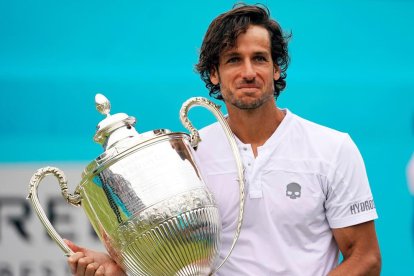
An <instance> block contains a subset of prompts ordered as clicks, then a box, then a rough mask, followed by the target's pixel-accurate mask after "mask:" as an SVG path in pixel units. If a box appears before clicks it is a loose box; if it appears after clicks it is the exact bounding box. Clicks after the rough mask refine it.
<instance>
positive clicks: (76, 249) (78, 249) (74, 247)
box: [63, 239, 86, 253]
mask: <svg viewBox="0 0 414 276" xmlns="http://www.w3.org/2000/svg"><path fill="white" fill-rule="evenodd" d="M63 241H64V242H65V243H66V244H67V245H68V246H69V248H70V249H72V251H73V252H75V253H76V252H83V253H85V251H86V248H83V247H80V246H78V245H76V244H75V243H73V242H72V241H70V240H67V239H63Z"/></svg>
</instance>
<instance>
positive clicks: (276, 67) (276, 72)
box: [273, 65, 280, 81]
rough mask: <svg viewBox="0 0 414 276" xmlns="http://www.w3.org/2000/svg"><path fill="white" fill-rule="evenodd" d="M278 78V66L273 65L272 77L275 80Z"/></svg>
mask: <svg viewBox="0 0 414 276" xmlns="http://www.w3.org/2000/svg"><path fill="white" fill-rule="evenodd" d="M279 78H280V68H279V66H277V65H275V69H274V73H273V79H274V80H275V81H277V80H278V79H279Z"/></svg>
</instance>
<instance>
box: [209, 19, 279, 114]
mask: <svg viewBox="0 0 414 276" xmlns="http://www.w3.org/2000/svg"><path fill="white" fill-rule="evenodd" d="M279 77H280V70H279V68H278V67H277V66H276V65H275V64H274V63H273V60H272V56H271V51H270V38H269V32H268V31H267V30H266V29H265V28H263V27H261V26H254V25H252V26H250V27H249V28H248V29H247V31H246V33H244V34H240V35H239V37H238V38H237V40H236V44H235V47H234V48H231V49H227V50H225V51H223V53H222V54H221V55H220V60H219V66H218V71H216V70H214V71H213V72H211V76H210V80H211V82H212V83H213V84H215V85H217V84H220V91H221V94H222V96H223V98H224V101H225V102H226V104H227V105H232V106H235V107H237V108H240V109H255V108H258V107H260V106H262V105H263V104H264V103H265V102H267V101H268V100H273V91H274V83H273V81H274V80H277V79H279Z"/></svg>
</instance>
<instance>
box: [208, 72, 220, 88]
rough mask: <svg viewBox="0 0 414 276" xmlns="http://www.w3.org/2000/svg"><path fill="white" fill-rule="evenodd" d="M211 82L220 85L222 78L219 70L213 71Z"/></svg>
mask: <svg viewBox="0 0 414 276" xmlns="http://www.w3.org/2000/svg"><path fill="white" fill-rule="evenodd" d="M210 81H211V83H213V84H214V85H217V84H219V83H220V78H219V75H218V71H217V69H212V70H211V72H210Z"/></svg>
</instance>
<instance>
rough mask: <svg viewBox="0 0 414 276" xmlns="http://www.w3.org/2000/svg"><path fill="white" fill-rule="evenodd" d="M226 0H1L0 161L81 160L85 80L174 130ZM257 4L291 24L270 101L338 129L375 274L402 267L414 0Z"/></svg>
mask: <svg viewBox="0 0 414 276" xmlns="http://www.w3.org/2000/svg"><path fill="white" fill-rule="evenodd" d="M234 3H235V2H234V1H203V2H202V1H67V0H62V1H45V0H39V1H33V0H26V1H22V0H14V1H1V2H0V95H1V98H0V118H1V119H0V132H1V133H0V134H1V135H0V144H1V145H2V150H1V154H0V165H1V164H3V165H6V164H7V165H9V164H10V163H11V164H13V166H14V165H15V166H19V164H22V163H25V164H26V163H32V162H43V163H48V162H55V161H70V162H80V163H84V164H87V163H88V162H89V161H91V160H93V159H94V158H95V157H96V156H97V155H99V154H100V152H101V149H100V146H98V145H96V144H94V143H93V141H92V136H93V135H94V132H95V126H96V125H97V123H98V122H99V121H100V120H101V118H102V116H101V115H100V114H98V112H96V110H95V107H94V95H95V94H96V93H97V92H101V93H103V94H105V95H106V96H107V97H108V98H109V99H110V101H111V104H112V112H113V113H116V112H125V113H128V114H129V115H133V116H135V117H137V119H138V123H137V129H138V131H140V132H143V131H147V130H151V129H157V128H169V129H171V130H174V131H182V130H184V129H183V127H182V126H181V124H180V122H179V119H178V110H179V109H180V106H181V104H182V102H184V101H185V100H186V99H187V98H189V97H193V96H205V97H207V96H208V93H207V90H206V89H205V87H204V84H203V83H202V81H201V80H200V78H199V76H198V75H197V74H196V73H195V72H194V64H195V63H196V62H197V56H198V49H199V47H200V44H201V41H202V38H203V35H204V33H205V31H206V29H207V27H208V24H209V23H210V22H211V20H212V19H213V18H214V17H216V16H217V15H218V14H220V13H222V12H225V11H227V10H229V9H230V8H231V7H232V6H233V4H234ZM246 3H256V1H246ZM261 3H263V4H266V5H267V6H268V7H269V9H270V11H271V15H272V17H273V18H275V19H277V20H278V21H279V22H280V24H281V25H282V27H283V28H284V29H285V31H287V32H292V34H293V37H292V40H291V43H290V55H291V65H290V67H289V69H288V78H287V83H288V85H287V89H286V90H285V91H284V92H283V93H282V94H281V96H280V98H279V100H278V105H279V106H280V107H288V108H289V109H291V110H292V111H293V112H295V113H297V114H298V115H300V116H303V117H305V118H307V119H310V120H312V121H315V122H317V123H320V124H323V125H326V126H329V127H332V128H335V129H338V130H341V131H344V132H348V133H350V135H351V137H352V138H353V139H354V140H355V142H356V143H357V145H358V146H359V149H360V151H361V153H362V155H363V156H364V160H365V162H366V166H367V170H368V175H369V179H370V182H371V188H372V191H373V194H374V197H375V202H376V207H377V211H378V213H379V217H380V218H379V219H378V220H377V223H376V225H377V231H378V236H379V240H380V246H381V250H382V256H383V273H382V274H383V275H407V274H412V273H413V271H414V268H413V265H412V264H413V263H414V250H413V248H414V243H413V231H412V228H411V224H412V217H413V198H412V196H411V195H410V194H409V192H408V189H407V183H406V178H405V166H406V164H407V162H408V160H409V158H410V156H411V154H412V152H413V150H414V78H413V77H414V69H413V64H414V56H413V49H414V33H413V30H412V29H413V27H414V1H409V0H406V1H404V0H377V1H374V0H360V1H356V0H352V1H351V0H349V1H346V2H336V1H262V2H261ZM223 111H224V110H223ZM224 112H225V111H224ZM190 118H191V119H192V120H193V121H194V122H195V125H196V126H197V127H202V126H204V125H206V124H208V123H210V122H213V121H214V118H213V117H212V116H211V115H209V114H208V113H207V112H204V111H202V110H194V111H191V113H190ZM3 184H4V183H3ZM1 185H2V184H0V191H1ZM0 193H1V192H0Z"/></svg>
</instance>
